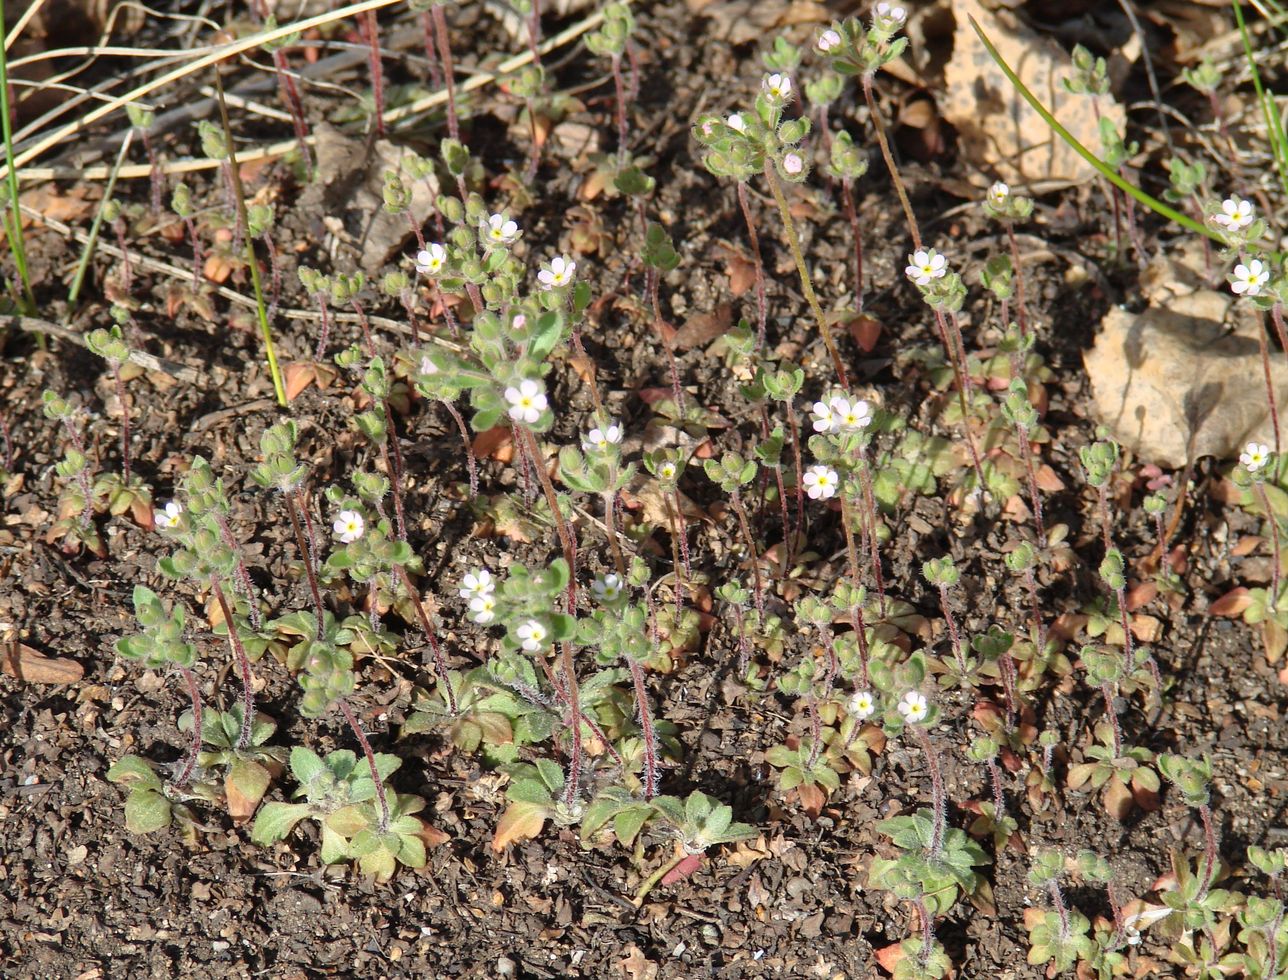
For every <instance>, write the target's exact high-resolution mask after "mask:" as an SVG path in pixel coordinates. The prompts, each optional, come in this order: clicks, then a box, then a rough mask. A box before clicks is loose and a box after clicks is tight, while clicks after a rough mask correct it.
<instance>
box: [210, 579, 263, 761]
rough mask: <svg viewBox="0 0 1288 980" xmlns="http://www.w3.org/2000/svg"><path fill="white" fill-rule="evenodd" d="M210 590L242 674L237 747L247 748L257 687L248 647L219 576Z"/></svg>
mask: <svg viewBox="0 0 1288 980" xmlns="http://www.w3.org/2000/svg"><path fill="white" fill-rule="evenodd" d="M210 591H211V592H213V593H214V594H215V600H216V601H217V602H218V603H219V608H220V610H221V611H222V612H223V614H224V626H225V627H226V628H227V630H228V642H229V644H230V645H231V646H232V648H233V659H234V660H236V662H237V670H238V673H240V674H241V682H242V725H241V733H240V734H239V735H238V736H237V748H238V749H247V748H250V740H251V733H252V731H253V730H254V725H255V687H254V681H252V680H251V673H250V658H249V657H247V656H246V648H245V647H244V646H242V641H241V636H239V635H238V633H237V624H236V623H235V622H234V621H233V611H232V608H231V607H230V606H229V605H228V598H227V597H226V596H225V595H224V590H223V589H222V588H221V587H220V585H219V579H218V577H212V578H211V580H210Z"/></svg>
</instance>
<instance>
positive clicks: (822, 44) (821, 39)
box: [818, 30, 841, 54]
mask: <svg viewBox="0 0 1288 980" xmlns="http://www.w3.org/2000/svg"><path fill="white" fill-rule="evenodd" d="M840 43H841V35H840V34H838V33H836V31H831V30H828V31H824V32H823V33H822V34H820V35H819V36H818V49H819V50H820V51H822V52H823V53H824V54H827V53H828V52H829V51H831V50H832V49H833V48H834V47H836V46H837V45H838V44H840Z"/></svg>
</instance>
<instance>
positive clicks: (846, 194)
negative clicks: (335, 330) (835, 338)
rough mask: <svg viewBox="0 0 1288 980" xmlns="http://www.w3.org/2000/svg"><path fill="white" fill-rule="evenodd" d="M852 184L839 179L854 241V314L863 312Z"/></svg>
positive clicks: (860, 244)
mask: <svg viewBox="0 0 1288 980" xmlns="http://www.w3.org/2000/svg"><path fill="white" fill-rule="evenodd" d="M853 183H854V182H853V181H852V180H849V179H848V178H842V179H841V204H842V206H843V207H844V208H845V217H846V219H847V220H848V221H849V222H850V238H851V239H853V241H854V312H856V313H862V312H863V229H862V228H861V227H860V225H859V214H858V211H856V210H855V207H854V189H853V187H852V186H851V185H852V184H853Z"/></svg>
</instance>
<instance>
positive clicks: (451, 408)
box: [439, 398, 479, 497]
mask: <svg viewBox="0 0 1288 980" xmlns="http://www.w3.org/2000/svg"><path fill="white" fill-rule="evenodd" d="M439 404H441V405H442V406H443V407H444V408H445V409H447V414H448V415H450V416H451V417H452V420H453V421H454V422H455V423H456V428H457V429H458V430H459V431H460V433H461V442H462V444H463V445H464V446H465V465H466V467H468V469H469V471H470V496H471V497H476V496H478V492H479V469H478V462H477V461H476V460H475V458H474V443H473V442H471V440H470V430H469V429H468V428H467V427H466V425H465V419H463V418H461V413H460V412H459V411H457V408H456V406H455V405H453V404H452V403H451V402H450V401H448V400H447V399H446V398H440V399H439Z"/></svg>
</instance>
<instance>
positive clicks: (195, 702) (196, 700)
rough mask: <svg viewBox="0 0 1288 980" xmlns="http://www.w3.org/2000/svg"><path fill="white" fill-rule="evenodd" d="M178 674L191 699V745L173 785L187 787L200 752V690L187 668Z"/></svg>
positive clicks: (192, 674) (183, 668) (195, 678)
mask: <svg viewBox="0 0 1288 980" xmlns="http://www.w3.org/2000/svg"><path fill="white" fill-rule="evenodd" d="M179 673H180V674H182V675H183V679H184V681H186V682H187V684H188V697H189V698H191V699H192V743H191V744H190V745H189V746H188V757H187V759H185V760H184V763H183V768H182V769H181V770H180V771H179V776H178V778H177V779H175V781H174V785H176V786H187V785H188V780H190V779H191V778H192V773H193V771H194V770H195V769H196V768H197V755H198V754H199V753H200V752H201V689H200V688H199V687H198V686H197V676H196V675H195V674H194V673H193V672H192V671H191V670H189V669H188V668H187V667H180V668H179Z"/></svg>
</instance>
